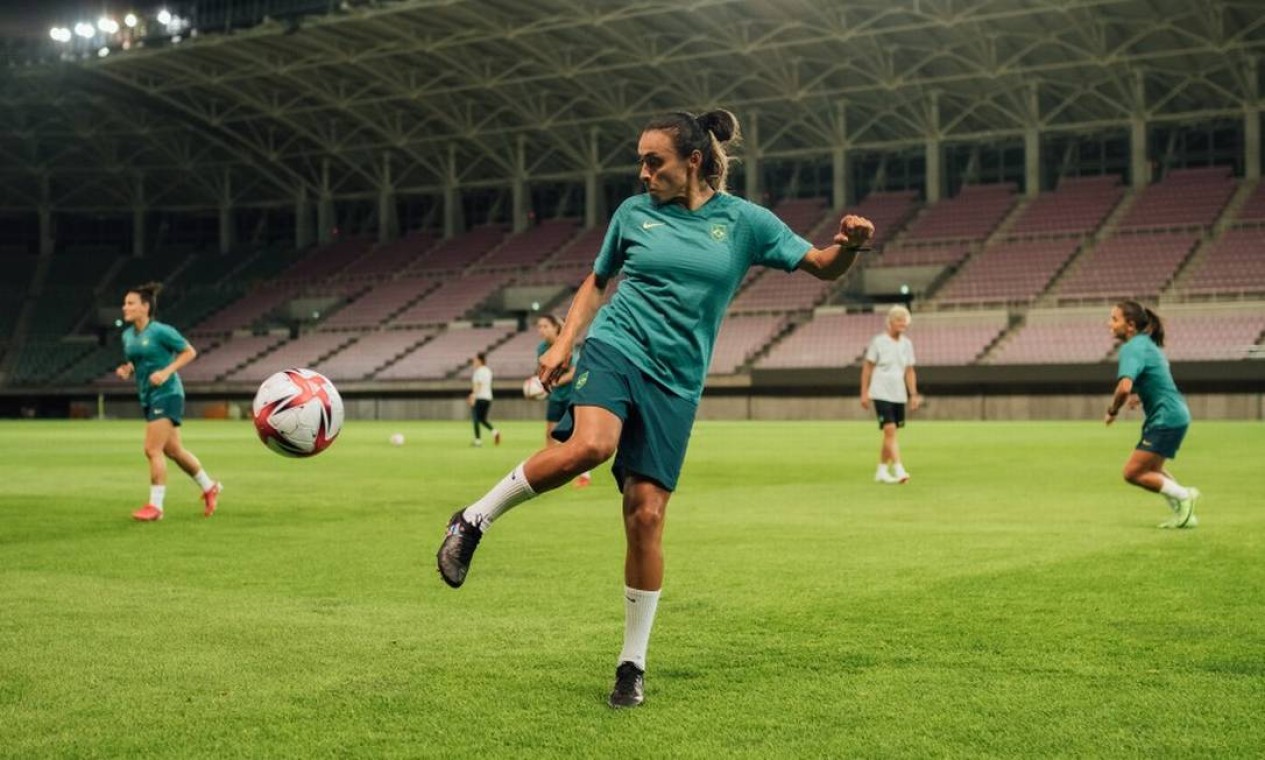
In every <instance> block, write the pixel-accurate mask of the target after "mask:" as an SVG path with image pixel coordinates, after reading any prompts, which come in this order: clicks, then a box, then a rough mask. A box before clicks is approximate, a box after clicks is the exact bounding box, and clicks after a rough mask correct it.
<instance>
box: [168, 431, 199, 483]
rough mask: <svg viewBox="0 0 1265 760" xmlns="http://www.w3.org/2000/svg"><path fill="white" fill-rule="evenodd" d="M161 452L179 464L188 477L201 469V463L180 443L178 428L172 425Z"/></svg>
mask: <svg viewBox="0 0 1265 760" xmlns="http://www.w3.org/2000/svg"><path fill="white" fill-rule="evenodd" d="M163 453H164V454H166V455H167V457H168V458H169V459H170V460H171V461H173V462H175V463H176V464H177V465H179V466H180V469H182V470H184V472H185V474H186V475H188V476H189V477H193V476H194V475H197V474H198V473H199V472H200V471H201V470H202V463H201V462H199V461H198V458H197V457H195V456H194V455H193V452H192V451H189V450H188V449H186V448H185V447H184V444H183V443H181V441H180V428H178V427H175V426H174V425H173V426H172V428H171V435H170V436H169V437H168V438H167V445H166V446H164V447H163Z"/></svg>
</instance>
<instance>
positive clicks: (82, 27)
mask: <svg viewBox="0 0 1265 760" xmlns="http://www.w3.org/2000/svg"><path fill="white" fill-rule="evenodd" d="M96 33H97V30H96V27H94V26H93V25H92V24H89V23H88V22H86V21H80V22H79V23H78V24H75V34H77V35H79V36H80V37H83V38H84V39H85V40H86V39H91V38H92V36H93V35H95V34H96Z"/></svg>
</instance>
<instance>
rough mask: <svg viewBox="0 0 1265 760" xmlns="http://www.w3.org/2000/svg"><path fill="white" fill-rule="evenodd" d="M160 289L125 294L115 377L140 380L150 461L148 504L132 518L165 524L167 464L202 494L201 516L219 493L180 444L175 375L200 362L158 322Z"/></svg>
mask: <svg viewBox="0 0 1265 760" xmlns="http://www.w3.org/2000/svg"><path fill="white" fill-rule="evenodd" d="M161 290H162V285H160V284H159V283H156V282H149V283H146V284H144V285H138V286H136V287H134V288H132V289H131V290H129V291H127V293H126V295H124V297H123V321H124V322H126V323H128V325H129V327H128V328H127V329H126V330H124V331H123V355H124V356H125V357H126V358H127V362H126V363H125V364H121V365H119V367H118V369H116V370H115V371H114V374H116V375H118V376H119V377H120V378H122V379H124V380H127V379H129V378H131V377H133V376H135V378H136V391H137V393H138V394H139V396H140V401H141V409H142V410H144V412H145V458H146V459H148V460H149V501H148V502H147V503H146V504H145V506H143V507H141V508H140V509H138V510H136V511H135V512H133V513H132V517H133V518H135V519H137V520H141V521H143V522H152V521H154V520H161V519H163V500H164V498H165V497H166V495H167V459H171V461H173V462H175V463H176V464H177V465H179V467H180V469H182V470H184V471H185V473H186V474H188V475H189V477H191V478H193V480H194V481H195V482H196V483H197V484H198V488H200V489H201V490H202V504H203V508H202V514H203V516H205V517H210V516H211V515H213V514H215V507H216V502H217V500H218V497H219V495H220V491H222V490H224V489H223V486H222V485H220V483H218V482H216V481H214V480H211V476H210V475H207V474H206V470H204V469H202V463H201V462H199V461H198V458H197V457H195V456H194V455H193V452H191V451H189V450H188V449H186V448H185V447H184V445H183V444H182V443H181V442H180V423H181V421H182V420H183V418H184V385H183V384H182V383H181V382H180V375H178V374H176V373H177V372H179V371H180V369H181V368H182V367H184V366H185V365H186V364H188V363H189V362H191V361H193V360H194V358H196V357H197V355H198V352H197V351H195V350H194V349H193V346H191V345H189V341H187V340H185V339H184V336H183V335H181V334H180V333H179V332H177V331H176V329H175V328H173V327H171V326H170V325H165V324H163V323H162V322H159V321H157V320H156V319H155V316H156V314H157V313H158V293H159V291H161Z"/></svg>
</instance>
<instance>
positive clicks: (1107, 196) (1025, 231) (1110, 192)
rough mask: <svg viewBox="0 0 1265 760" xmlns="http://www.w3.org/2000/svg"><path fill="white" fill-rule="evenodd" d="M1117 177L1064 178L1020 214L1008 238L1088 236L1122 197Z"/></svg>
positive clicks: (1107, 175) (1109, 175)
mask: <svg viewBox="0 0 1265 760" xmlns="http://www.w3.org/2000/svg"><path fill="white" fill-rule="evenodd" d="M1124 191H1125V188H1124V186H1123V185H1122V184H1121V183H1120V177H1119V176H1117V175H1115V174H1105V175H1102V176H1097V177H1065V178H1063V179H1062V180H1061V181H1060V182H1059V186H1058V189H1057V190H1054V191H1053V192H1048V193H1041V194H1040V195H1038V196H1037V197H1036V198H1034V199H1033V200H1032V202H1031V203H1029V204H1028V205H1027V207H1025V208H1024V209H1023V211H1022V212H1020V214H1019V217H1018V219H1016V220H1015V224H1014V226H1013V227H1011V229H1010V232H1009V234H1010V235H1011V236H1012V237H1033V236H1056V235H1088V234H1090V233H1092V232H1094V231H1095V230H1097V229H1098V228H1099V227H1101V226H1102V223H1103V221H1104V220H1106V218H1107V216H1108V215H1109V214H1110V213H1111V211H1112V209H1114V208H1115V207H1116V205H1117V204H1118V203H1120V199H1121V198H1123V197H1124Z"/></svg>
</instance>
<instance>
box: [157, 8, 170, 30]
mask: <svg viewBox="0 0 1265 760" xmlns="http://www.w3.org/2000/svg"><path fill="white" fill-rule="evenodd" d="M158 23H160V24H163V25H164V26H165V25H167V24H170V23H171V11H169V10H167V9H166V8H163V9H162V10H160V11H158Z"/></svg>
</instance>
